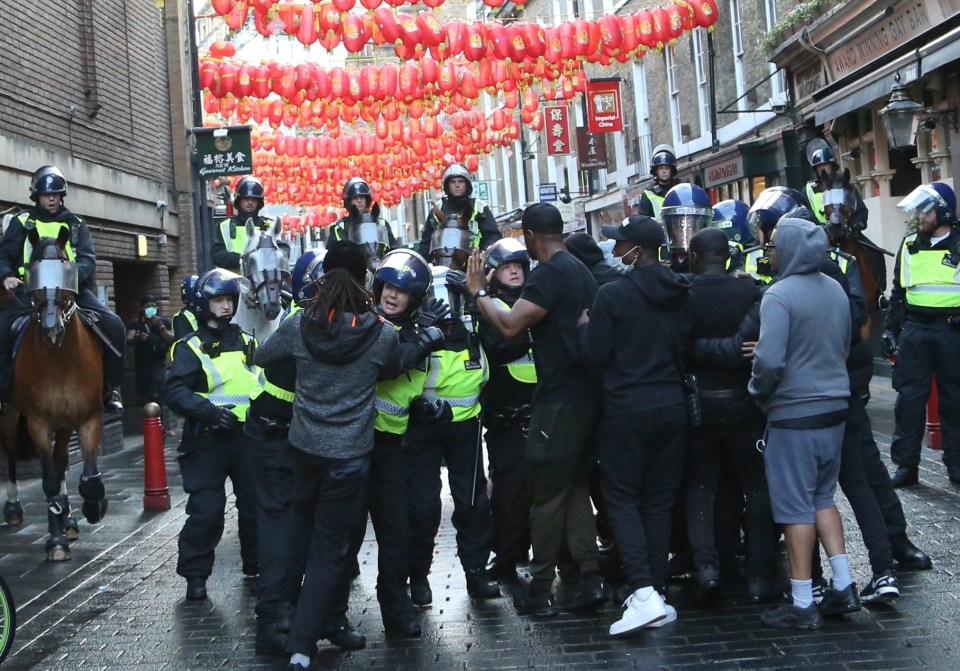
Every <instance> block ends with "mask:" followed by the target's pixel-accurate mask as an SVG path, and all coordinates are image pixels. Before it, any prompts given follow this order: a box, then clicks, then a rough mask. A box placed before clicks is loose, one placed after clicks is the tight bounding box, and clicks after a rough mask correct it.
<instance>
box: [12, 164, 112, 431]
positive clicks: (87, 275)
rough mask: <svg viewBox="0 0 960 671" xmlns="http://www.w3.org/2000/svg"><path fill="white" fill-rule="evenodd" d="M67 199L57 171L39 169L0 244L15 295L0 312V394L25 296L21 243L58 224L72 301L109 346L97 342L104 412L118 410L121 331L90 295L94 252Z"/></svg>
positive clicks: (50, 233)
mask: <svg viewBox="0 0 960 671" xmlns="http://www.w3.org/2000/svg"><path fill="white" fill-rule="evenodd" d="M66 195H67V180H66V178H64V176H63V173H62V172H60V170H59V169H58V168H56V167H54V166H52V165H45V166H43V167H42V168H40V169H39V170H37V171H36V172H35V173H34V174H33V178H32V179H31V181H30V200H32V201H33V202H34V206H33V207H32V208H30V209H27V210H24V211H23V212H20V213H19V214H17V215H16V216H14V217H13V219H11V221H10V225H9V226H8V227H7V230H6V232H5V233H4V235H3V241H2V242H0V279H2V280H3V288H4V290H5V291H6V292H8V293H10V292H14V291H15V292H16V293H17V300H12V301H10V302H9V303H8V304H7V307H6V308H5V309H4V310H3V312H2V313H0V356H2V360H0V361H2V363H0V370H3V371H4V373H2V374H0V396H6V395H7V394H9V392H10V388H11V386H12V383H13V366H12V364H11V362H10V361H9V357H10V354H11V352H10V344H11V339H10V326H11V324H12V322H13V320H14V319H16V317H17V316H19V315H21V314H24V312H25V308H24V307H23V306H24V303H25V300H26V299H25V298H24V297H23V293H22V289H21V287H22V285H23V277H24V273H25V271H26V265H27V263H28V262H29V260H30V253H31V251H32V246H31V245H30V242H29V241H28V240H27V234H28V233H29V231H30V230H31V229H36V231H37V233H39V235H40V237H42V238H45V237H54V238H55V237H57V234H58V233H59V232H60V229H61V228H63V227H64V226H66V227H68V228H69V229H70V240H69V242H68V244H67V258H68V260H69V261H71V262H73V263H75V264H76V265H77V269H78V271H79V289H80V292H79V293H78V294H77V297H76V303H77V306H78V307H80V308H81V309H82V310H86V311H88V312H92V313H95V314H96V317H97V319H98V323H97V328H98V329H99V330H100V331H101V332H102V334H103V336H106V339H107V340H108V341H109V342H104V341H103V340H102V338H98V339H97V340H98V342H99V343H100V347H101V349H102V351H103V377H104V390H105V395H104V399H103V406H104V409H105V410H107V411H113V412H122V411H123V405H122V403H121V401H120V392H119V388H120V383H121V382H122V380H123V348H124V343H125V339H126V330H125V329H124V325H123V321H122V320H121V319H120V318H119V317H118V316H117V315H115V314H114V313H113V312H112V311H110V309H109V308H107V307H106V306H105V305H103V304H102V303H101V302H100V301H99V300H98V299H97V297H96V296H95V295H94V293H93V285H94V273H95V272H96V269H97V253H96V251H95V250H94V249H93V241H92V239H91V238H90V229H89V228H88V227H87V223H86V221H85V220H84V219H83V218H82V217H80V216H78V215H76V214H74V213H73V212H71V211H70V210H68V209H67V208H66V207H65V206H64V199H65V198H66Z"/></svg>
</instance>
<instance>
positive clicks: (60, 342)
mask: <svg viewBox="0 0 960 671" xmlns="http://www.w3.org/2000/svg"><path fill="white" fill-rule="evenodd" d="M69 239H70V229H69V228H68V227H66V226H64V227H62V228H61V229H60V233H59V235H58V236H57V237H56V238H55V239H54V238H40V236H39V234H38V233H37V231H36V230H31V231H30V232H29V241H30V244H31V245H32V252H31V258H30V263H29V266H28V267H29V277H28V280H27V294H28V295H29V296H30V298H31V299H32V301H33V305H32V306H31V307H30V309H29V310H28V316H29V323H28V324H27V326H26V328H25V329H24V331H23V332H22V335H20V337H19V339H18V340H19V345H18V347H17V349H16V359H15V360H14V364H13V365H14V384H13V391H12V393H11V395H10V403H9V404H8V405H7V408H6V410H5V411H4V413H3V416H2V418H0V447H2V448H3V451H4V452H5V453H6V455H7V459H8V464H9V467H10V475H9V483H8V485H7V497H8V501H7V503H6V505H5V506H4V518H5V519H6V522H7V523H8V524H20V523H22V522H23V508H22V506H21V505H20V502H19V488H18V487H17V481H16V458H17V457H18V456H22V455H24V454H28V453H29V452H30V450H29V443H32V446H33V449H34V450H35V453H36V456H37V457H38V458H39V460H40V466H41V469H42V483H43V492H44V494H45V495H46V497H47V522H48V528H49V533H50V537H49V538H48V539H47V542H46V547H45V551H46V555H47V560H48V561H67V560H69V559H70V545H69V540H75V539H76V538H77V537H78V536H79V531H78V529H77V525H76V521H74V520H73V518H72V517H71V516H70V502H69V499H68V497H67V493H66V491H67V490H66V483H65V475H66V470H67V466H68V455H67V451H68V447H69V441H70V437H71V435H72V434H73V432H74V431H76V432H77V434H78V435H79V438H80V447H81V451H82V454H83V473H82V474H81V476H80V486H79V491H80V495H81V496H82V497H83V508H82V509H83V515H84V517H86V519H87V521H88V522H89V523H91V524H95V523H97V522H99V521H100V520H101V519H102V518H103V516H104V515H105V514H106V511H107V499H106V492H105V490H104V486H103V480H102V478H101V476H100V470H99V468H98V466H97V456H98V455H99V452H100V432H101V425H100V421H101V415H102V413H103V360H102V355H101V352H100V345H99V343H98V342H97V336H96V335H95V334H94V333H93V331H92V330H91V327H90V326H88V325H86V324H85V323H84V320H83V319H81V317H82V315H81V314H80V313H79V312H78V308H77V304H76V302H75V299H76V296H77V293H78V291H79V287H78V277H77V267H76V265H74V264H73V263H71V262H70V261H69V260H68V259H67V252H66V245H67V242H68V241H69ZM14 300H22V299H20V298H19V297H14ZM93 328H95V327H93ZM68 539H69V540H68Z"/></svg>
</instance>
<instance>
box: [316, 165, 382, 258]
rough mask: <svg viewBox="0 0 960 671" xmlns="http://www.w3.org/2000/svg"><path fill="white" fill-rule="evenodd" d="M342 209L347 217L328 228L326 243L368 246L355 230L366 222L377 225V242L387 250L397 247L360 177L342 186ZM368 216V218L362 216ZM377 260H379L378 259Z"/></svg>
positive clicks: (367, 185)
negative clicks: (347, 241) (349, 242)
mask: <svg viewBox="0 0 960 671" xmlns="http://www.w3.org/2000/svg"><path fill="white" fill-rule="evenodd" d="M343 207H344V208H346V210H347V215H346V216H345V217H341V218H340V219H338V220H337V221H336V222H334V224H333V225H332V226H330V228H329V231H328V233H327V238H328V243H329V242H333V241H335V240H350V241H351V242H356V243H358V244H369V243H370V242H372V241H368V240H363V239H361V237H360V235H359V231H358V230H357V229H358V227H359V226H360V224H361V223H367V220H369V221H370V222H373V223H376V224H377V231H378V236H377V237H378V241H379V242H380V243H381V244H384V245H385V246H386V247H388V248H389V249H393V248H394V247H396V246H397V239H396V237H394V235H393V231H392V230H391V229H390V224H389V223H387V220H386V219H383V218H381V217H380V203H375V202H373V191H372V190H371V189H370V185H369V184H367V183H366V182H365V181H364V180H363V179H361V178H360V177H351V178H350V179H348V180H347V183H346V184H344V186H343ZM364 215H368V216H366V217H365V216H364ZM378 260H379V259H378Z"/></svg>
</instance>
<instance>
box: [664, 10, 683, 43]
mask: <svg viewBox="0 0 960 671" xmlns="http://www.w3.org/2000/svg"><path fill="white" fill-rule="evenodd" d="M661 11H662V12H663V16H665V17H666V22H667V35H669V37H670V41H673V40H676V39H677V38H678V37H680V36H681V35H682V34H683V16H682V15H681V13H680V8H679V7H677V6H676V5H668V6H667V7H666V8H663V9H662V10H661Z"/></svg>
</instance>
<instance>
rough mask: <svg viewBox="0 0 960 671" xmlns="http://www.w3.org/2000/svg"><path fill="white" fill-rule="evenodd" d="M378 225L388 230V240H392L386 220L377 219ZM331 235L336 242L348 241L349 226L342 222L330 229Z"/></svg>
mask: <svg viewBox="0 0 960 671" xmlns="http://www.w3.org/2000/svg"><path fill="white" fill-rule="evenodd" d="M377 225H378V226H383V227H384V228H385V229H386V230H387V239H388V240H389V239H390V224H389V223H387V220H386V219H377ZM330 235H331V237H332V238H333V240H334V241H337V242H339V241H340V240H346V238H347V224H346V222H345V221H344V220H342V219H341V220H340V221H338V222H337V223H335V224H334V225H333V226H331V227H330Z"/></svg>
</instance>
